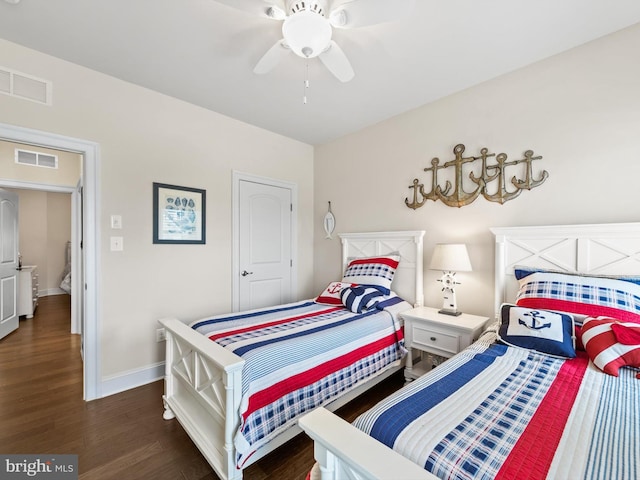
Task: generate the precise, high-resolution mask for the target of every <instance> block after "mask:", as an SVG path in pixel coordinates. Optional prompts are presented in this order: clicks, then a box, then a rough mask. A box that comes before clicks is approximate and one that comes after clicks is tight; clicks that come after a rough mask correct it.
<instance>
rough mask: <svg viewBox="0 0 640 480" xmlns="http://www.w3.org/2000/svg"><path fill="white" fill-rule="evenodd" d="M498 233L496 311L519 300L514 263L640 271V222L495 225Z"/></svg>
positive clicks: (590, 270) (597, 271)
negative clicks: (526, 225)
mask: <svg viewBox="0 0 640 480" xmlns="http://www.w3.org/2000/svg"><path fill="white" fill-rule="evenodd" d="M491 231H492V232H493V234H494V235H495V237H496V258H495V312H496V314H497V312H498V311H499V308H500V305H501V304H502V303H503V302H513V301H514V300H515V296H516V293H517V290H518V282H517V280H516V279H515V277H514V274H513V267H514V266H516V265H524V266H528V267H540V268H547V269H550V270H557V271H563V272H568V273H586V274H597V275H607V274H608V275H630V274H635V275H638V274H640V223H610V224H601V225H554V226H547V227H503V228H492V229H491Z"/></svg>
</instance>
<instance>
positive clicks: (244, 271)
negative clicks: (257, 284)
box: [240, 270, 253, 277]
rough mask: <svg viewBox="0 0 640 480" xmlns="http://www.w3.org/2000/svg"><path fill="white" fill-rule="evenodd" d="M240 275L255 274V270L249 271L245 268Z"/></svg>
mask: <svg viewBox="0 0 640 480" xmlns="http://www.w3.org/2000/svg"><path fill="white" fill-rule="evenodd" d="M240 275H242V276H243V277H246V276H247V275H253V272H247V271H246V270H243V271H242V273H241V274H240Z"/></svg>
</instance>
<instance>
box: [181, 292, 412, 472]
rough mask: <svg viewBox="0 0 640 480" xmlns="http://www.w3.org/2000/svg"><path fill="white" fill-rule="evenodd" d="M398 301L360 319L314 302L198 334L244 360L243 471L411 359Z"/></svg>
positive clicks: (209, 323) (201, 327)
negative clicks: (318, 410)
mask: <svg viewBox="0 0 640 480" xmlns="http://www.w3.org/2000/svg"><path fill="white" fill-rule="evenodd" d="M408 308H411V306H410V305H409V304H408V303H406V302H404V301H402V300H401V299H400V298H399V297H395V296H392V297H391V298H389V299H388V300H386V301H383V302H380V303H379V304H378V308H375V309H372V310H369V311H367V312H365V313H353V312H351V311H350V310H348V309H346V308H344V307H342V306H331V305H321V304H317V303H315V302H313V301H311V300H307V301H302V302H296V303H291V304H287V305H280V306H277V307H272V308H266V309H262V310H253V311H249V312H241V313H236V314H231V315H225V316H217V317H213V318H209V319H206V320H200V321H198V322H194V323H193V324H192V325H191V327H192V328H194V329H195V330H196V331H198V332H200V333H202V334H203V335H205V336H207V337H209V338H210V339H211V340H213V341H215V342H216V343H218V344H219V345H222V346H223V347H225V348H227V349H228V350H230V351H232V352H233V353H235V354H236V355H238V356H240V357H242V358H243V359H244V360H245V362H246V363H245V365H244V368H243V371H242V380H243V382H242V399H241V406H240V415H241V424H240V427H239V430H238V432H237V434H236V437H235V440H234V442H235V447H236V450H237V452H238V454H237V459H236V460H237V466H238V468H242V466H243V465H244V463H245V462H246V460H247V459H248V458H249V457H250V456H251V455H252V454H253V453H254V452H255V451H256V450H257V449H258V448H260V447H261V446H262V445H264V444H265V443H267V442H268V441H269V440H270V439H272V438H273V437H274V436H276V435H277V434H278V433H280V432H281V431H283V430H284V429H286V428H288V427H290V426H291V425H293V424H294V423H295V420H296V418H297V417H298V416H299V415H300V414H302V413H305V412H308V411H310V410H312V409H313V408H315V407H318V406H320V405H324V404H326V403H328V402H330V401H331V400H334V399H335V398H336V397H337V396H339V395H340V394H342V393H345V392H347V391H349V390H351V389H352V388H354V387H355V386H358V385H359V384H360V383H361V382H362V381H364V380H366V379H368V378H369V377H371V376H373V375H376V374H378V373H380V372H382V371H384V370H386V369H387V368H390V367H391V366H392V365H393V364H394V363H395V362H396V361H398V360H400V359H401V358H402V357H403V355H404V353H405V349H404V337H403V333H402V329H401V327H400V324H399V322H398V318H397V313H398V312H401V311H403V310H406V309H408Z"/></svg>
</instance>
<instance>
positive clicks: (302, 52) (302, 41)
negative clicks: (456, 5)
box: [215, 0, 415, 82]
mask: <svg viewBox="0 0 640 480" xmlns="http://www.w3.org/2000/svg"><path fill="white" fill-rule="evenodd" d="M215 1H217V2H218V3H223V4H225V5H228V6H230V7H234V8H237V9H240V10H244V11H248V12H251V13H254V14H258V15H260V16H262V17H267V18H270V19H273V20H280V21H282V37H283V38H282V39H281V40H278V41H277V42H276V43H275V44H274V45H273V46H272V47H271V48H270V49H269V50H267V52H266V53H265V54H264V56H263V57H262V58H261V59H260V60H259V61H258V63H257V64H256V66H255V67H254V69H253V71H254V73H257V74H265V73H267V72H269V71H271V70H272V69H273V68H274V67H275V66H276V65H278V63H279V62H280V60H282V58H283V57H285V56H287V55H289V54H290V53H291V52H293V53H295V54H296V55H298V56H299V57H302V58H306V59H309V58H315V57H318V58H319V59H320V61H321V62H322V63H323V64H324V66H325V67H326V68H327V69H328V70H329V71H330V72H331V73H332V74H333V75H335V77H336V78H338V80H340V81H342V82H348V81H349V80H351V79H352V78H353V77H354V75H355V73H354V71H353V68H352V67H351V63H350V62H349V59H348V58H347V56H346V55H345V53H344V52H343V51H342V49H341V48H340V47H339V46H338V44H337V43H336V42H335V41H334V40H332V38H331V37H332V33H333V29H334V28H345V29H346V28H356V27H364V26H369V25H375V24H378V23H384V22H391V21H394V20H398V19H400V18H402V17H403V16H404V15H405V14H406V13H408V12H409V11H410V10H411V7H412V6H413V4H414V3H415V0H351V1H347V2H345V1H340V0H334V1H331V0H215Z"/></svg>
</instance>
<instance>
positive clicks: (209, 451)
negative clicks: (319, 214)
mask: <svg viewBox="0 0 640 480" xmlns="http://www.w3.org/2000/svg"><path fill="white" fill-rule="evenodd" d="M492 231H493V233H494V234H495V238H496V251H495V265H496V270H495V293H496V297H495V312H496V319H500V322H497V323H496V325H494V326H493V327H492V328H490V329H488V331H487V332H485V334H484V335H483V336H482V337H481V338H480V340H479V341H478V342H476V343H475V344H473V345H472V346H471V347H469V348H468V349H466V350H464V351H463V352H461V353H460V354H458V355H457V356H455V357H454V358H452V359H450V360H449V361H447V362H445V363H444V364H442V365H440V366H438V367H437V368H436V369H434V370H433V371H432V372H430V373H429V374H427V375H424V376H423V377H420V378H419V379H418V380H416V381H414V382H412V383H411V384H409V385H407V386H405V387H404V388H403V389H401V390H400V391H398V392H397V393H396V394H394V395H392V396H390V397H389V398H387V399H385V400H384V401H382V402H381V403H380V404H379V405H378V406H376V407H374V408H373V409H371V410H370V411H369V412H367V413H365V414H363V415H362V416H361V417H359V418H358V419H357V420H356V421H355V422H354V425H351V424H348V423H346V422H344V421H343V420H341V419H340V418H339V417H337V416H335V415H333V414H332V413H330V411H329V410H328V408H331V409H335V408H337V407H338V406H340V405H343V404H344V403H346V402H347V401H348V400H350V399H352V398H353V397H354V396H356V395H359V394H361V393H362V392H363V391H364V390H365V389H366V388H369V387H370V386H372V384H374V383H376V382H378V381H380V380H381V379H383V378H386V376H388V375H389V374H391V373H393V372H394V371H396V370H397V369H398V368H400V367H401V360H400V359H401V357H402V353H403V339H402V329H401V328H400V326H401V316H398V313H399V311H401V310H402V309H403V308H409V307H410V306H411V305H412V304H413V305H417V304H422V265H423V258H422V236H423V233H424V232H383V233H375V234H353V235H343V236H341V237H342V242H343V265H344V266H346V265H352V264H353V258H354V257H365V258H368V257H374V256H385V255H386V256H397V257H398V258H399V259H400V263H399V265H398V267H397V270H396V274H395V277H394V279H393V285H392V289H393V291H394V292H395V293H397V294H398V295H399V296H400V297H401V298H404V300H406V301H408V302H407V303H401V302H400V300H398V298H397V297H396V296H395V295H393V294H389V295H387V296H384V297H382V298H378V299H377V300H376V302H377V304H374V303H372V304H371V305H372V307H371V308H369V309H366V310H363V311H362V312H360V313H356V314H351V312H349V311H348V310H349V309H347V308H344V307H343V306H341V305H339V304H335V305H326V304H317V303H316V302H313V301H306V302H297V303H296V304H290V305H288V306H283V307H280V308H278V309H277V310H283V309H284V310H286V312H294V313H292V314H291V315H289V314H288V313H285V318H284V319H282V318H281V317H278V319H276V318H275V316H274V315H275V314H276V313H275V312H273V311H272V309H271V310H270V309H267V312H266V313H257V312H245V313H243V314H234V315H230V316H225V317H212V318H210V319H204V320H203V321H200V322H196V323H197V325H194V326H195V327H199V328H200V329H201V330H203V329H204V331H203V333H205V335H208V336H213V337H215V338H214V340H215V342H212V341H211V340H210V339H208V338H206V337H205V336H204V335H202V334H201V333H198V332H196V331H195V330H194V329H192V328H190V327H188V326H186V325H184V324H183V323H181V322H179V321H177V320H163V321H162V322H163V324H164V325H165V327H166V329H167V359H166V368H167V370H166V378H165V395H164V401H165V406H166V411H165V418H172V417H173V416H174V415H175V416H176V417H177V418H178V420H179V421H180V423H181V424H182V425H183V427H184V428H185V430H186V431H187V433H188V434H189V435H190V436H191V438H192V440H193V441H194V443H195V444H196V445H197V446H198V448H199V449H200V451H201V452H202V453H203V455H204V456H205V458H206V459H207V460H208V461H209V463H210V464H211V465H212V467H213V468H214V470H215V471H216V473H217V474H218V475H219V476H220V477H221V478H223V479H228V478H233V479H239V478H242V469H243V468H245V467H246V466H248V465H249V464H251V463H253V462H255V461H256V460H257V459H258V458H260V457H261V456H263V455H264V454H266V453H268V452H270V451H272V450H273V449H275V448H276V447H278V446H280V445H282V444H283V443H284V442H286V441H287V440H288V439H290V438H291V437H292V436H294V435H295V434H297V433H298V432H299V431H300V430H299V427H298V425H299V426H300V427H302V429H303V430H304V431H305V432H306V433H307V434H308V435H309V436H310V437H311V438H312V439H313V440H314V442H315V449H314V451H315V456H316V460H317V468H315V469H314V470H315V471H314V476H317V477H320V478H322V480H338V479H390V480H391V479H435V478H607V479H609V478H635V476H636V475H637V472H638V471H640V380H639V379H637V378H636V374H637V373H638V372H637V371H636V370H634V369H631V368H627V367H625V368H620V369H619V371H618V369H617V367H618V366H619V363H617V364H616V363H615V361H614V362H613V363H610V362H609V363H607V362H608V361H609V360H610V358H609V357H610V356H611V355H610V353H611V349H613V351H615V352H618V357H619V358H623V359H624V360H625V361H626V364H628V365H638V364H640V347H638V346H637V345H636V347H635V348H634V347H633V346H629V345H628V344H625V346H624V349H626V350H624V352H626V353H620V351H619V350H615V349H616V348H619V347H620V346H619V345H618V344H616V345H613V346H609V347H611V348H609V349H608V350H607V349H606V348H605V347H603V346H602V345H601V344H600V343H598V342H599V341H600V340H598V338H600V337H597V335H596V336H595V338H596V341H592V340H591V339H592V338H593V337H594V332H596V333H597V332H598V329H600V330H602V329H605V330H607V328H609V327H611V325H612V324H619V323H621V322H619V321H614V320H611V321H607V319H610V318H613V319H617V318H620V319H622V320H624V322H626V323H624V325H627V326H628V325H630V326H631V327H633V326H634V325H637V324H638V323H640V286H639V285H637V284H635V283H633V282H632V281H636V280H638V278H637V277H633V278H631V277H629V276H632V275H636V274H638V273H639V271H640V268H638V267H639V263H638V262H639V261H640V253H639V252H640V224H611V225H593V226H557V227H521V228H500V229H493V230H492ZM350 262H351V263H350ZM516 266H518V267H519V268H518V269H517V270H518V271H517V274H518V276H519V277H521V278H520V280H519V281H518V280H516V278H515V276H514V275H515V274H516V272H515V270H516V269H515V268H514V267H516ZM350 268H351V267H350ZM566 274H570V275H569V276H567V275H566ZM613 275H622V276H624V277H625V278H622V279H615V280H611V279H610V278H601V277H600V276H606V277H611V276H613ZM337 280H339V279H337ZM342 280H343V281H346V282H347V283H348V280H349V279H348V278H344V279H342ZM352 280H353V279H352ZM630 280H631V281H630ZM353 283H366V282H355V281H354V282H353ZM576 284H578V285H579V287H578V288H577V290H576V291H574V290H575V289H574V287H575V285H576ZM558 285H560V288H558ZM594 292H595V295H594ZM603 292H604V293H603ZM576 293H577V294H578V296H576V295H575V294H576ZM345 298H346V297H345ZM345 298H341V302H342V303H345V305H346V301H345V302H343V301H344V300H345ZM516 301H517V306H508V305H506V306H503V303H505V302H514V303H516ZM385 302H386V303H385ZM550 306H551V307H554V308H549V307H550ZM559 307H560V308H559ZM545 308H549V310H554V311H555V310H565V311H567V310H568V311H570V312H572V313H575V315H570V316H567V315H560V314H556V313H553V312H550V311H549V312H548V311H547V310H545ZM299 309H302V310H299ZM312 311H313V312H314V313H318V312H319V314H320V323H316V322H315V320H314V321H311V320H309V322H310V323H306V322H307V320H306V318H307V314H309V313H310V312H312ZM281 314H282V312H279V313H278V315H281ZM541 314H544V315H547V317H545V318H544V319H543V318H542V316H541ZM263 315H266V317H263ZM554 315H555V316H554ZM594 316H599V317H602V318H599V319H596V318H593V319H592V318H588V317H594ZM636 316H637V317H636ZM551 317H553V322H559V323H553V322H551V320H550V318H551ZM556 317H557V318H556ZM302 318H304V319H305V320H301V319H302ZM374 319H375V320H374ZM359 322H360V323H364V324H365V325H366V327H365V328H366V330H365V332H364V333H362V331H360V330H358V329H357V328H356V327H355V325H356V324H357V323H359ZM374 323H375V324H379V325H380V327H381V328H380V329H381V331H382V332H383V333H382V338H386V339H387V340H389V339H391V340H393V341H392V342H389V341H387V340H385V341H382V343H383V350H384V349H385V348H386V349H387V350H386V352H385V353H384V354H379V353H375V352H374V351H373V350H369V347H370V346H371V345H372V344H374V343H380V342H381V340H380V338H378V337H374V333H373V330H375V328H374V326H373V324H374ZM551 323H553V325H561V327H559V329H558V328H555V327H554V328H555V329H554V328H542V327H546V326H547V325H550V324H551ZM328 324H338V325H340V326H338V327H337V328H336V329H333V330H332V329H329V328H328V327H327V328H326V330H328V331H333V332H334V333H333V334H330V337H331V338H333V340H332V342H335V344H334V343H332V342H329V344H330V345H333V347H335V348H333V347H332V348H330V350H332V349H333V350H335V351H337V352H338V353H337V354H335V355H333V354H329V355H333V356H331V357H327V356H326V355H327V354H325V353H320V352H319V350H316V348H317V347H318V345H317V344H318V343H323V344H324V343H327V340H326V339H322V340H316V339H315V337H311V336H308V335H307V332H308V331H310V330H317V329H321V330H325V328H324V326H325V325H328ZM525 324H527V325H525ZM255 325H259V327H258V328H255ZM283 325H292V326H293V328H294V330H288V329H286V330H283V328H284V327H283ZM319 325H322V328H318V326H319ZM576 325H577V326H578V329H577V331H578V335H577V336H578V337H581V338H582V340H583V341H585V342H586V343H587V351H584V350H582V349H581V348H580V347H578V348H575V347H574V346H573V343H574V340H573V338H572V337H574V336H576V334H575V332H576ZM219 327H220V328H219ZM580 327H582V331H581V329H580ZM592 327H593V328H592ZM631 327H626V326H625V327H624V328H626V330H624V331H621V332H622V333H624V334H625V335H627V337H629V336H630V338H631V343H632V342H633V341H635V340H634V338H635V337H633V335H634V334H635V333H637V332H635V331H634V329H633V328H631ZM616 328H617V327H616V326H615V325H614V327H611V328H609V330H615V331H616V332H617V330H616ZM621 328H622V327H621ZM296 329H301V330H296ZM523 329H525V330H526V333H525V334H523V333H522V330H523ZM550 330H553V332H552V334H550V335H551V336H550V337H548V338H547V337H545V335H546V333H543V334H539V333H538V332H539V331H540V332H546V331H550ZM347 331H353V333H354V337H353V338H346V332H347ZM609 333H611V332H609ZM616 334H617V333H616ZM498 336H500V339H501V340H498ZM272 338H278V339H281V338H284V342H278V343H283V344H284V347H283V348H284V350H281V351H280V353H276V354H274V353H267V352H266V351H265V350H264V349H263V348H264V344H265V343H270V342H271V339H272ZM532 339H533V343H532V344H528V343H527V342H530V341H531V340H532ZM625 341H627V342H629V340H628V338H627V340H625ZM216 342H219V343H216ZM305 342H306V343H305ZM523 342H524V343H523ZM558 343H559V344H561V345H562V346H563V347H564V348H567V349H568V350H569V353H566V355H565V352H564V351H560V353H561V354H562V355H565V356H566V357H569V358H558V357H559V355H558V352H557V351H556V350H551V353H552V355H550V354H549V353H550V352H549V351H545V348H546V346H547V345H552V346H553V348H555V347H556V346H557V344H558ZM614 343H615V339H614ZM638 343H640V342H638ZM363 349H364V350H366V352H365V353H363V354H361V355H356V357H357V358H356V359H355V362H351V363H350V362H347V361H346V360H345V359H344V357H345V355H344V354H345V352H346V351H350V352H362V351H363ZM598 349H600V350H601V352H598V351H597V350H598ZM604 350H606V352H604V353H603V351H604ZM234 352H235V353H234ZM283 352H284V353H283ZM302 352H304V353H305V354H304V355H301V353H302ZM376 352H378V350H376ZM594 352H595V353H594ZM629 352H631V353H629ZM634 352H637V355H638V356H637V357H636V356H635V355H636V353H634ZM598 353H601V354H602V355H600V356H598V355H597V354H598ZM607 355H609V357H607ZM283 357H284V363H279V362H281V361H282V359H283ZM291 357H299V358H298V359H299V360H300V362H301V363H299V362H294V359H293V358H291ZM374 357H384V358H385V360H384V361H383V362H380V365H378V366H376V367H375V368H374V367H371V369H370V371H368V370H369V366H370V365H373V363H377V362H372V361H371V360H372V358H374ZM592 357H593V359H592ZM605 357H606V358H605ZM311 359H315V360H317V361H315V362H313V363H310V361H311ZM603 359H604V360H603ZM618 360H619V359H618ZM594 361H595V362H596V363H597V364H598V365H599V367H600V368H598V367H596V366H595V365H594ZM358 362H360V363H358ZM363 362H364V363H363ZM634 362H636V363H634ZM328 363H331V364H337V365H338V367H339V368H338V369H337V371H336V370H332V371H331V372H324V370H325V369H324V368H320V370H322V372H324V373H327V375H324V376H323V375H321V374H320V373H319V372H318V365H326V364H328ZM623 363H625V362H623ZM364 365H367V367H366V368H363V366H364ZM612 365H613V367H612ZM349 369H351V370H352V371H353V372H360V373H359V374H356V375H351V374H347V373H346V372H347V371H348V370H349ZM601 369H604V370H606V371H608V372H609V373H604V372H602V371H601ZM365 371H366V373H365ZM374 371H375V372H374ZM310 372H311V373H312V374H313V375H312V376H314V375H315V377H314V382H313V383H312V384H311V386H309V382H308V381H307V379H308V377H309V375H310ZM615 373H618V376H614V374H615ZM316 377H317V378H316ZM347 377H349V378H350V379H353V380H354V382H353V383H351V380H349V382H347V381H346V378H347ZM302 379H305V380H304V381H300V382H298V381H299V380H302ZM315 380H317V382H316V381H315ZM291 385H293V387H291ZM284 386H286V389H285V390H286V391H283V396H282V398H283V400H279V399H278V398H280V397H278V395H276V392H278V391H280V390H281V389H283V388H284ZM290 387H291V388H290ZM309 390H310V391H311V392H310V391H309ZM325 391H328V392H329V393H327V392H325ZM292 392H293V393H292ZM276 397H278V398H276ZM291 397H299V398H301V399H302V400H303V402H302V406H301V407H295V408H294V410H295V411H296V415H295V417H294V416H293V415H292V414H291V415H290V414H289V413H286V414H285V415H284V416H286V417H290V418H287V419H286V421H285V422H284V423H283V424H281V425H280V424H278V425H276V426H274V427H273V428H271V427H269V428H267V429H265V430H264V431H263V432H258V433H256V434H249V435H245V427H247V426H248V425H249V424H260V425H262V424H263V423H264V422H265V421H266V422H267V423H271V422H272V421H274V420H273V419H274V418H277V417H279V416H280V413H282V412H285V411H286V412H288V411H289V409H288V406H289V404H290V403H292V402H293V399H292V398H291ZM267 399H271V400H273V399H275V400H276V404H275V406H274V404H271V403H267ZM278 402H280V403H279V404H278ZM253 407H256V408H253ZM256 412H257V413H256ZM309 412H310V413H309ZM298 415H302V417H301V418H300V417H299V416H298ZM296 423H297V424H298V425H296ZM251 435H254V437H252V436H251ZM425 468H426V470H425Z"/></svg>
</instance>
